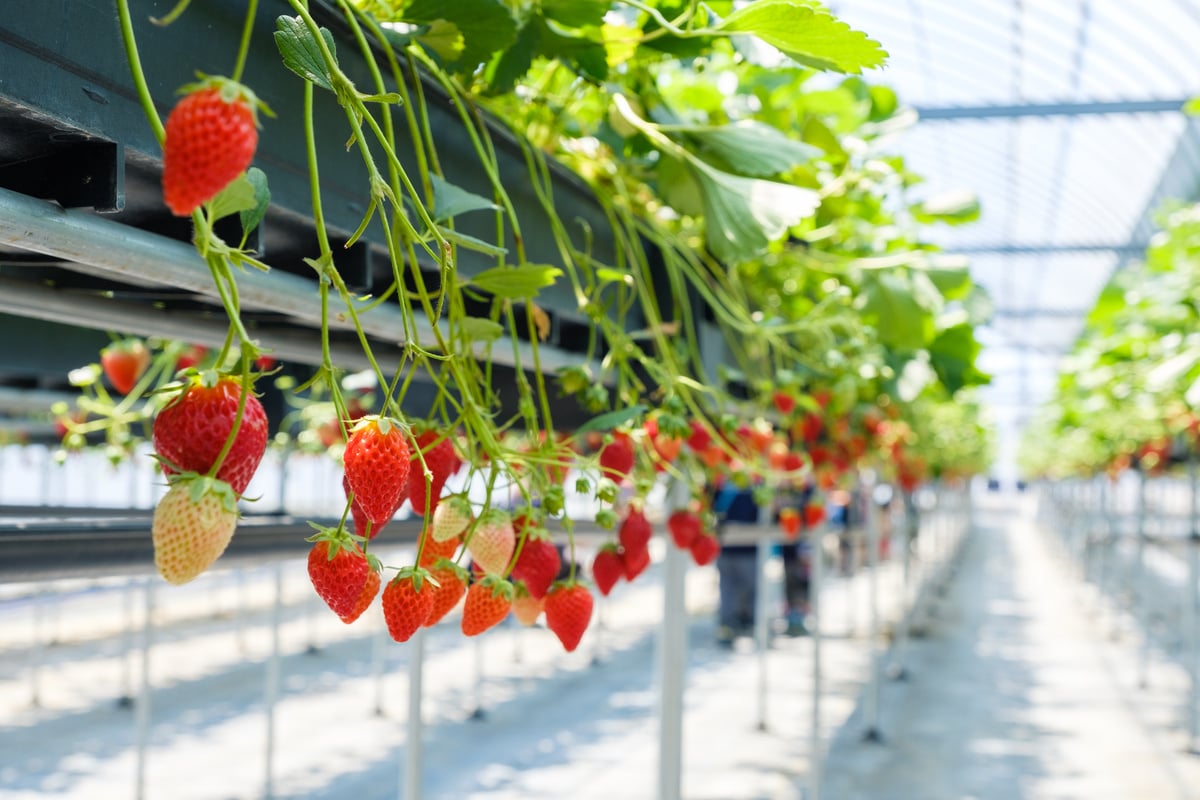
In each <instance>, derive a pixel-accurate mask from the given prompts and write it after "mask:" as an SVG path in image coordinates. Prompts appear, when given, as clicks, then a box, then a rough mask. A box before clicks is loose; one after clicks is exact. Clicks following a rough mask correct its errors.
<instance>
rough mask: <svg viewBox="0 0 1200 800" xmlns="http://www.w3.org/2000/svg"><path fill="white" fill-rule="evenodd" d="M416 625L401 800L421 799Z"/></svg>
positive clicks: (421, 639)
mask: <svg viewBox="0 0 1200 800" xmlns="http://www.w3.org/2000/svg"><path fill="white" fill-rule="evenodd" d="M426 630H427V629H426V628H418V629H417V632H416V633H414V634H413V637H412V639H410V640H409V642H408V645H409V652H408V726H407V733H406V735H405V739H404V780H403V783H402V786H403V787H404V794H403V795H402V797H403V799H404V800H421V784H422V780H421V750H422V744H423V741H422V737H423V736H424V732H423V729H424V720H423V719H422V717H421V697H422V694H423V693H424V678H425V631H426Z"/></svg>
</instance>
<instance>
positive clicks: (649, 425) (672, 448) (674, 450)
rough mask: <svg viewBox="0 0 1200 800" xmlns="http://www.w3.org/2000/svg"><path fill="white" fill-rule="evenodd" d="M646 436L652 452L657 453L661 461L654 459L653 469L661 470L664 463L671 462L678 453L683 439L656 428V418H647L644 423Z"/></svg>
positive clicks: (663, 467) (681, 447)
mask: <svg viewBox="0 0 1200 800" xmlns="http://www.w3.org/2000/svg"><path fill="white" fill-rule="evenodd" d="M644 427H645V430H646V436H647V438H649V439H650V445H651V447H653V448H654V452H655V453H657V454H658V457H659V459H661V461H656V462H655V464H654V468H655V470H657V471H659V472H661V471H662V470H663V469H665V465H664V463H663V462H665V464H671V463H673V462H674V461H675V458H676V457H677V456H678V455H679V451H680V450H682V449H683V440H682V439H677V438H675V437H674V436H667V435H666V434H665V433H662V432H661V431H659V429H658V420H657V419H648V420H646V424H645V426H644Z"/></svg>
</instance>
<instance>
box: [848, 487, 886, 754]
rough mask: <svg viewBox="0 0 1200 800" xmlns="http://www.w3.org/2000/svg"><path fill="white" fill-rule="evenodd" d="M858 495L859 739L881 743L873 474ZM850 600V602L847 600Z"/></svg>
mask: <svg viewBox="0 0 1200 800" xmlns="http://www.w3.org/2000/svg"><path fill="white" fill-rule="evenodd" d="M862 491H863V494H864V495H865V496H866V519H865V522H866V527H867V569H868V570H869V573H868V575H867V600H868V605H869V608H868V610H867V642H868V647H869V649H868V658H869V659H870V660H869V665H870V670H871V671H870V674H869V675H868V677H867V691H866V695H865V696H864V698H863V721H864V722H865V725H866V730H864V731H863V739H864V740H865V741H868V742H882V741H883V732H882V731H881V730H880V728H879V518H878V516H877V514H876V511H875V473H874V472H871V471H870V470H866V471H864V472H863V476H862ZM851 600H853V598H851Z"/></svg>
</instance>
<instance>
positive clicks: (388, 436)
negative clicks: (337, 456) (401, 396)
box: [343, 416, 409, 525]
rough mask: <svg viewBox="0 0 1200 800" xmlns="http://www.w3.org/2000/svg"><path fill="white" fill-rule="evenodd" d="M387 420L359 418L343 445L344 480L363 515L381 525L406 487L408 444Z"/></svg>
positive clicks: (397, 427)
mask: <svg viewBox="0 0 1200 800" xmlns="http://www.w3.org/2000/svg"><path fill="white" fill-rule="evenodd" d="M406 439H407V437H406V436H405V435H404V433H403V432H402V431H401V430H400V427H399V425H398V424H397V423H396V422H395V420H392V419H390V418H388V417H375V416H370V417H363V418H362V420H360V421H359V422H358V424H357V425H355V426H354V431H353V433H351V434H350V440H349V441H348V442H346V452H345V455H344V456H343V459H344V461H345V464H346V480H347V481H348V482H349V483H350V488H351V489H353V490H354V498H355V499H356V500H357V501H358V504H359V505H360V506H361V507H362V511H363V515H364V516H365V517H366V518H367V519H368V520H370V521H371V522H372V523H374V524H376V525H385V524H387V521H388V520H390V519H391V518H392V515H393V514H395V513H396V509H398V508H399V507H400V504H401V503H402V502H404V491H405V489H407V488H408V470H409V466H408V464H409V462H408V442H407V441H406Z"/></svg>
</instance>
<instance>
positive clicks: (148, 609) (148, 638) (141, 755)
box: [134, 578, 154, 800]
mask: <svg viewBox="0 0 1200 800" xmlns="http://www.w3.org/2000/svg"><path fill="white" fill-rule="evenodd" d="M145 600H146V606H145V609H144V613H145V615H146V616H145V619H143V620H142V675H141V683H140V685H139V686H138V696H137V767H136V777H135V778H134V797H136V798H137V800H145V797H146V750H147V749H148V747H149V745H150V648H151V647H152V646H153V645H154V579H153V578H147V579H146V595H145Z"/></svg>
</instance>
